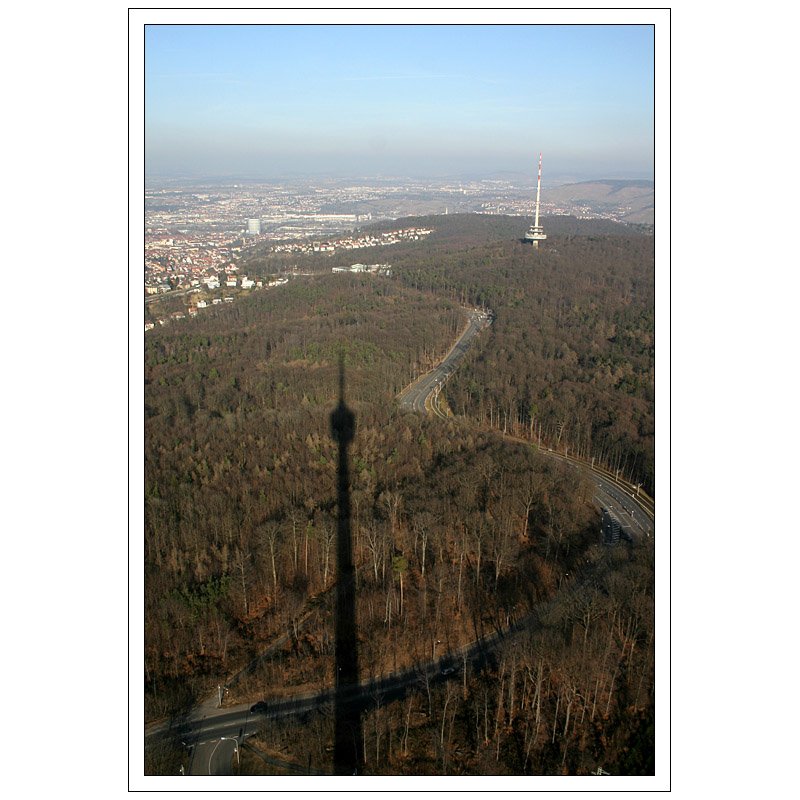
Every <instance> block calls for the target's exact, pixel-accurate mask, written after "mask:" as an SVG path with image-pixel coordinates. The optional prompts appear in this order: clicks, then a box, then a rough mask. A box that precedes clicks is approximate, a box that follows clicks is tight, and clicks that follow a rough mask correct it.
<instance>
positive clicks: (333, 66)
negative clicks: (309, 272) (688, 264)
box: [145, 25, 653, 178]
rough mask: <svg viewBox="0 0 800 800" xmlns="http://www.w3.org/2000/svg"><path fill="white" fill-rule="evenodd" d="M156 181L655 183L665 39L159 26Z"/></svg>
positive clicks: (150, 90) (148, 115)
mask: <svg viewBox="0 0 800 800" xmlns="http://www.w3.org/2000/svg"><path fill="white" fill-rule="evenodd" d="M145 149H146V171H147V173H148V174H151V175H156V174H177V173H186V174H194V175H205V176H216V175H242V176H248V175H249V176H252V177H280V176H283V175H288V174H291V173H305V174H314V175H319V174H333V175H335V174H339V175H352V176H367V175H377V174H381V175H420V176H431V177H434V176H440V175H448V174H465V173H469V174H491V173H493V172H499V171H519V172H530V171H531V170H532V166H531V165H532V164H534V163H535V161H536V158H537V154H538V152H539V151H540V150H541V151H543V152H544V153H545V161H546V163H547V165H548V171H549V172H550V175H551V176H552V175H554V174H557V173H564V174H569V175H571V176H575V177H642V178H651V177H652V171H653V29H652V27H650V26H645V25H642V26H612V25H586V26H580V25H573V26H547V25H541V26H537V25H518V26H515V25H462V26H458V25H455V26H451V25H427V26H426V25H385V26H381V25H377V26H367V25H364V26H359V25H323V26H313V25H307V26H288V25H287V26H282V25H275V26H271V25H265V26H200V25H195V26H177V25H176V26H169V25H155V26H153V25H150V26H148V27H147V29H146V37H145Z"/></svg>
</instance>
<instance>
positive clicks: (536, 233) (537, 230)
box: [525, 153, 547, 248]
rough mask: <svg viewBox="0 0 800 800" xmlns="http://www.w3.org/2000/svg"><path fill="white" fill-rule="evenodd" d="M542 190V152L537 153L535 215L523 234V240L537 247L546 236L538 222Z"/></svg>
mask: <svg viewBox="0 0 800 800" xmlns="http://www.w3.org/2000/svg"><path fill="white" fill-rule="evenodd" d="M541 191H542V154H541V153H539V179H538V181H537V182H536V216H535V217H534V220H533V225H531V227H530V228H528V232H527V233H526V234H525V241H526V242H530V243H531V244H532V245H533V246H534V247H536V248H538V247H539V242H541V241H543V240H544V239H546V238H547V235H546V234H545V233H544V231H543V230H542V226H541V225H540V224H539V195H540V193H541Z"/></svg>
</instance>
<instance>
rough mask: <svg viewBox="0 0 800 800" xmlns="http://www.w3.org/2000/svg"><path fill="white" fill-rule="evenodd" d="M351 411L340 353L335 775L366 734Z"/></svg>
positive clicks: (354, 768)
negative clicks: (358, 621)
mask: <svg viewBox="0 0 800 800" xmlns="http://www.w3.org/2000/svg"><path fill="white" fill-rule="evenodd" d="M355 430H356V418H355V414H353V412H352V411H351V410H350V409H349V408H348V407H347V406H346V405H345V402H344V358H343V357H340V359H339V405H338V406H337V407H336V408H335V409H334V410H333V412H331V435H332V436H333V439H334V441H335V442H336V443H337V444H338V445H339V464H338V469H337V511H338V521H337V536H336V568H337V571H336V672H335V675H336V700H335V710H334V727H335V731H334V747H333V768H334V773H335V774H336V775H354V774H360V773H361V771H362V769H361V768H362V757H363V752H364V746H363V742H364V734H363V731H362V727H361V707H362V706H361V702H360V698H359V688H358V683H359V680H358V650H357V636H356V634H357V629H356V593H355V568H354V566H353V548H352V542H351V535H350V472H349V465H348V460H347V449H348V447H349V446H350V443H351V442H352V441H353V437H354V436H355Z"/></svg>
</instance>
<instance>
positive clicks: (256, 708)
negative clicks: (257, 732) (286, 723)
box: [250, 700, 267, 714]
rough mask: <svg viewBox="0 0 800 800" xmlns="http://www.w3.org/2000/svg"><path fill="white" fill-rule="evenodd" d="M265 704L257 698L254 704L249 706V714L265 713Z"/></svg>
mask: <svg viewBox="0 0 800 800" xmlns="http://www.w3.org/2000/svg"><path fill="white" fill-rule="evenodd" d="M266 712H267V704H266V703H265V702H264V701H263V700H259V701H258V702H257V703H256V704H255V705H252V706H250V713H251V714H266Z"/></svg>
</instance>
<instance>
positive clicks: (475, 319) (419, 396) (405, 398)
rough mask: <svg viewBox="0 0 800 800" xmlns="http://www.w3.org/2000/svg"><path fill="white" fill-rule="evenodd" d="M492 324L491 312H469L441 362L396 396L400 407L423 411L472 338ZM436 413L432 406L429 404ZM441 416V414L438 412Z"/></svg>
mask: <svg viewBox="0 0 800 800" xmlns="http://www.w3.org/2000/svg"><path fill="white" fill-rule="evenodd" d="M491 324H492V318H491V313H485V312H482V311H478V310H473V311H470V312H469V324H468V325H467V327H466V328H465V329H464V331H463V332H462V334H461V336H459V337H458V339H457V340H456V343H455V344H454V345H453V346H452V348H450V352H449V353H448V354H447V355H446V356H445V357H444V359H443V360H442V363H441V364H439V366H438V367H435V368H434V369H432V370H431V371H430V372H426V373H425V374H424V375H423V376H421V377H420V378H417V380H416V381H414V383H412V384H411V385H410V386H407V387H406V388H405V389H403V391H402V392H400V394H399V395H398V397H397V400H398V402H399V403H400V407H401V408H404V409H406V410H408V411H422V412H425V411H427V410H428V407H429V406H430V400H431V399H432V397H433V395H434V394H435V393H436V391H437V390H438V389H439V387H440V386H441V385H443V384H444V382H445V381H446V380H447V379H448V378H449V377H450V375H452V374H453V372H455V370H456V369H457V367H458V363H459V361H461V359H462V358H463V357H464V354H465V353H466V352H467V349H468V348H469V345H470V343H471V342H472V340H473V339H474V338H475V337H476V336H477V335H478V334H479V333H480V332H481V331H482V330H483V329H484V328H485V327H486V326H487V325H491ZM431 410H432V411H433V413H436V411H435V410H434V406H431ZM439 416H441V414H439Z"/></svg>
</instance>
